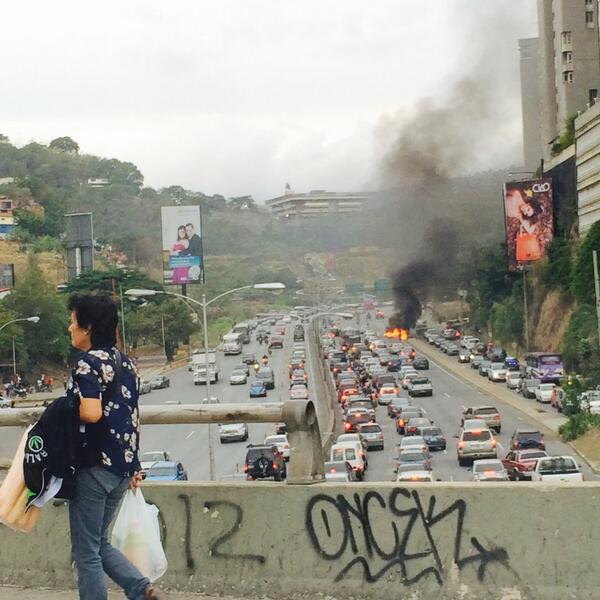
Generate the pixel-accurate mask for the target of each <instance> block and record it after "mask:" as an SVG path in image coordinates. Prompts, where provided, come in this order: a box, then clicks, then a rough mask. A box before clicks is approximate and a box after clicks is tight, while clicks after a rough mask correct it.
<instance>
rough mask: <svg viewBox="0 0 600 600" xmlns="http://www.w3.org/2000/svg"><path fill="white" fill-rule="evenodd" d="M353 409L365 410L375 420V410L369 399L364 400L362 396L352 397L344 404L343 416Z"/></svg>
mask: <svg viewBox="0 0 600 600" xmlns="http://www.w3.org/2000/svg"><path fill="white" fill-rule="evenodd" d="M353 408H361V409H363V410H366V411H368V412H369V413H370V414H371V415H372V416H373V418H375V409H374V406H373V401H372V400H371V398H365V397H364V396H352V397H351V398H349V399H348V401H347V402H346V403H345V404H344V407H343V411H344V414H346V415H347V414H348V413H349V412H350V411H351V410H352V409H353Z"/></svg>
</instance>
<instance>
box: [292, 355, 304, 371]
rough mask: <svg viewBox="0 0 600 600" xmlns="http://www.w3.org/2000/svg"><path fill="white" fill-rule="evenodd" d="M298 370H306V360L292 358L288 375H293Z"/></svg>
mask: <svg viewBox="0 0 600 600" xmlns="http://www.w3.org/2000/svg"><path fill="white" fill-rule="evenodd" d="M296 369H304V360H303V359H302V358H298V357H292V358H291V359H290V364H289V365H288V375H291V374H292V373H293V372H294V371H295V370H296Z"/></svg>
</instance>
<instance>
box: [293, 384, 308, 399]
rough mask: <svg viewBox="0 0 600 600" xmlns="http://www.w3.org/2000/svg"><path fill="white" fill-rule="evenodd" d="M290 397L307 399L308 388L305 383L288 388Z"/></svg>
mask: <svg viewBox="0 0 600 600" xmlns="http://www.w3.org/2000/svg"><path fill="white" fill-rule="evenodd" d="M290 399H291V400H307V399H308V388H307V387H306V386H305V385H293V386H292V387H291V388H290Z"/></svg>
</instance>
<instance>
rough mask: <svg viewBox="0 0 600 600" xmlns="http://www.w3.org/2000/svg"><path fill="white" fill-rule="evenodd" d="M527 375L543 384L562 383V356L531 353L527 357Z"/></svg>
mask: <svg viewBox="0 0 600 600" xmlns="http://www.w3.org/2000/svg"><path fill="white" fill-rule="evenodd" d="M525 362H526V363H527V367H526V374H527V376H528V377H531V378H533V379H539V380H540V381H541V382H542V383H556V384H559V383H560V379H561V377H563V375H564V368H563V361H562V355H561V354H558V353H557V352H530V353H529V354H526V355H525Z"/></svg>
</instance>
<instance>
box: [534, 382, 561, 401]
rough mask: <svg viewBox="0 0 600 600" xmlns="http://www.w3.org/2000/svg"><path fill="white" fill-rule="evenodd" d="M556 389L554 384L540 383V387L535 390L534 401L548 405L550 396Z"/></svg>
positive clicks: (550, 399)
mask: <svg viewBox="0 0 600 600" xmlns="http://www.w3.org/2000/svg"><path fill="white" fill-rule="evenodd" d="M555 388H556V384H554V383H540V385H539V386H538V387H537V388H536V389H535V392H534V394H535V401H536V402H543V403H544V404H550V402H551V401H552V394H553V393H554V389H555Z"/></svg>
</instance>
